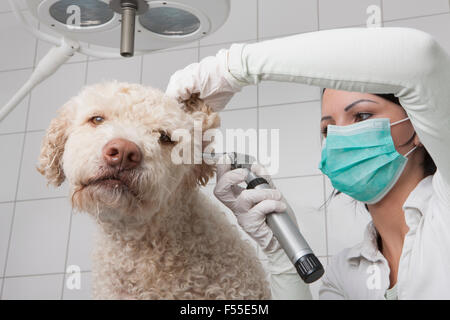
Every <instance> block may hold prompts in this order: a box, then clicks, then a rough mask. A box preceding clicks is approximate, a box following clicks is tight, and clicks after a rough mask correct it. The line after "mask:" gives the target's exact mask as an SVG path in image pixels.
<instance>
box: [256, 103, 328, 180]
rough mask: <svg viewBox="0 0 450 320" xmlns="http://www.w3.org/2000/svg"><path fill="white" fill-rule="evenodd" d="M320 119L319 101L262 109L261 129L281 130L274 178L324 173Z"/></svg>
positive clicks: (260, 117)
mask: <svg viewBox="0 0 450 320" xmlns="http://www.w3.org/2000/svg"><path fill="white" fill-rule="evenodd" d="M319 120H320V102H319V101H317V102H304V103H295V104H289V105H282V106H275V107H264V108H260V109H259V128H260V129H275V130H276V129H278V130H279V136H280V143H279V152H280V156H279V163H280V164H279V170H278V173H276V174H275V175H274V177H289V176H301V175H311V174H321V172H320V171H319V169H318V164H319V160H320V135H319V132H320V127H319ZM269 154H270V153H269ZM262 161H263V160H262Z"/></svg>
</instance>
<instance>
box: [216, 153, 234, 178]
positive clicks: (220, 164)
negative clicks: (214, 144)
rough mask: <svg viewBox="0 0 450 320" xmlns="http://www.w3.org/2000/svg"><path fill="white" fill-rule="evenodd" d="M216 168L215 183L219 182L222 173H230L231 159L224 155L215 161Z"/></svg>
mask: <svg viewBox="0 0 450 320" xmlns="http://www.w3.org/2000/svg"><path fill="white" fill-rule="evenodd" d="M216 168H217V171H216V179H217V181H219V179H220V178H221V177H222V176H223V175H224V173H225V172H228V171H230V169H231V159H230V157H229V156H228V154H224V155H223V156H222V157H220V158H219V159H218V160H217V163H216Z"/></svg>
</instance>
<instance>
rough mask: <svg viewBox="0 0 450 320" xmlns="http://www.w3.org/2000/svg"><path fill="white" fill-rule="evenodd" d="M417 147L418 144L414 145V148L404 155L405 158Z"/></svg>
mask: <svg viewBox="0 0 450 320" xmlns="http://www.w3.org/2000/svg"><path fill="white" fill-rule="evenodd" d="M416 149H417V146H414V148H412V149H411V150H409V151H408V152H407V153H406V154H405V155H404V157H405V158H408V155H409V154H410V153H411V152H413V151H414V150H416Z"/></svg>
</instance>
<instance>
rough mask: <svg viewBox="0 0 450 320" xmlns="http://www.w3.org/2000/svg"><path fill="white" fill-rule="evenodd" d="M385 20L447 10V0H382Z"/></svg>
mask: <svg viewBox="0 0 450 320" xmlns="http://www.w3.org/2000/svg"><path fill="white" fill-rule="evenodd" d="M382 2H383V17H384V19H385V21H388V20H393V19H402V18H411V17H420V16H423V15H432V14H437V13H445V12H449V10H450V8H449V5H450V3H449V1H448V0H427V1H423V0H382Z"/></svg>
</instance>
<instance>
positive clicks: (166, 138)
mask: <svg viewBox="0 0 450 320" xmlns="http://www.w3.org/2000/svg"><path fill="white" fill-rule="evenodd" d="M159 133H160V134H161V135H160V136H159V141H160V142H163V143H173V141H172V139H171V138H170V136H169V135H168V134H167V133H166V132H164V131H160V132H159Z"/></svg>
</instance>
